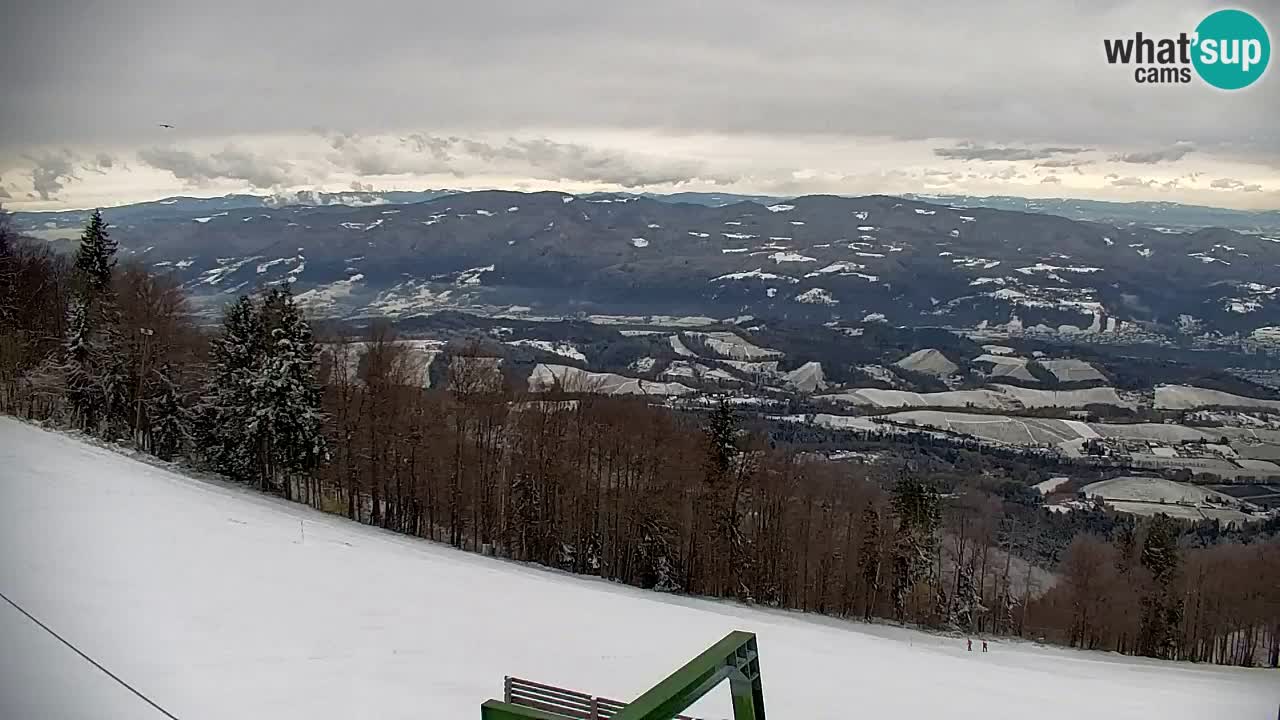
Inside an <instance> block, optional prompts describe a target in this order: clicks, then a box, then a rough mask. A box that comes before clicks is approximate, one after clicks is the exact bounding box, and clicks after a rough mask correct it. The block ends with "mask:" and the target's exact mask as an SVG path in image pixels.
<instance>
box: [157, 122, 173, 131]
mask: <svg viewBox="0 0 1280 720" xmlns="http://www.w3.org/2000/svg"><path fill="white" fill-rule="evenodd" d="M157 124H158V125H159V126H160V127H162V128H169V129H170V130H172V129H173V126H172V125H170V124H168V123H157Z"/></svg>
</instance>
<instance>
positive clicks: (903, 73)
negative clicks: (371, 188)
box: [0, 0, 1280, 157]
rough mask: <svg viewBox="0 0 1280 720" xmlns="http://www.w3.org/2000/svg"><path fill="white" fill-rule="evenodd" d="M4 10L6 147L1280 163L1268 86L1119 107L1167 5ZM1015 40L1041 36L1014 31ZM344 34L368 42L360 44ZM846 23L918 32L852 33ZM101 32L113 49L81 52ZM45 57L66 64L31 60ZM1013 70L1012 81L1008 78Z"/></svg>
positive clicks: (807, 1) (242, 1)
mask: <svg viewBox="0 0 1280 720" xmlns="http://www.w3.org/2000/svg"><path fill="white" fill-rule="evenodd" d="M1195 4H1197V5H1204V0H1195ZM9 5H10V6H11V7H8V8H6V9H7V10H10V15H9V16H7V17H6V20H7V21H8V22H6V23H4V24H3V26H2V27H0V47H5V48H6V50H7V53H6V58H7V59H8V60H9V63H10V64H9V65H7V66H6V97H5V102H4V103H3V105H0V127H3V128H5V131H6V132H5V133H4V138H2V139H0V145H2V144H8V145H11V146H13V147H29V146H33V145H40V144H48V143H52V142H57V143H67V144H81V143H83V144H85V145H102V146H105V145H106V144H107V143H108V142H115V141H119V143H127V144H128V145H130V146H145V145H148V144H154V143H156V142H164V141H163V140H158V138H160V137H164V136H163V135H162V134H161V133H160V131H158V130H157V129H156V128H155V127H154V123H155V122H156V120H157V119H162V120H164V121H166V122H172V123H173V124H175V125H177V126H178V130H177V132H178V133H181V135H180V136H179V137H181V138H186V137H205V138H219V137H229V136H232V135H254V134H288V133H298V132H303V131H306V130H308V129H309V128H311V127H312V126H313V125H323V126H325V127H342V128H352V129H356V130H359V131H361V132H369V133H379V132H388V133H391V132H394V133H399V134H403V133H404V132H405V131H407V130H410V129H414V128H421V127H433V128H448V132H456V133H459V134H476V133H480V132H503V133H508V132H516V131H519V130H533V129H539V128H542V129H573V128H590V129H606V130H628V129H643V130H658V131H670V132H675V133H686V132H688V133H704V132H705V133H709V134H720V135H733V134H737V133H753V134H763V135H784V134H788V135H806V134H810V133H827V134H832V135H839V136H846V137H854V136H877V137H879V136H888V137H895V138H911V139H924V138H971V139H974V140H977V141H981V142H984V143H987V144H991V145H993V146H995V147H1003V146H1005V145H1007V144H1008V143H1009V142H1010V139H1011V138H1017V139H1018V140H1019V142H1024V143H1029V144H1032V145H1035V146H1042V145H1043V146H1044V147H1045V148H1054V147H1086V146H1088V147H1099V146H1106V147H1126V148H1127V147H1137V146H1139V144H1140V143H1151V144H1153V145H1155V146H1164V145H1171V144H1173V143H1174V142H1176V141H1177V140H1179V139H1193V140H1194V141H1195V142H1196V143H1197V145H1198V146H1206V147H1207V146H1208V145H1209V144H1211V143H1213V142H1216V141H1229V140H1237V141H1239V140H1240V139H1241V138H1249V140H1248V141H1247V142H1243V143H1242V145H1244V146H1246V147H1245V148H1242V149H1244V150H1249V151H1256V150H1269V151H1270V155H1269V156H1270V157H1276V156H1277V155H1280V139H1277V137H1276V135H1275V133H1274V130H1273V127H1272V117H1271V116H1270V115H1269V113H1268V112H1266V111H1267V110H1268V109H1270V108H1274V107H1277V106H1280V84H1277V83H1275V82H1263V83H1259V84H1258V85H1257V86H1256V87H1253V88H1250V89H1249V91H1247V92H1242V93H1234V94H1229V95H1217V96H1214V97H1213V98H1212V101H1209V100H1205V101H1203V102H1202V101H1196V100H1188V96H1187V93H1185V92H1158V93H1145V94H1143V96H1142V99H1141V100H1142V106H1143V112H1140V113H1139V112H1133V110H1132V108H1133V103H1134V98H1135V96H1134V93H1135V92H1136V90H1137V89H1136V88H1135V86H1134V84H1133V82H1132V78H1131V77H1130V76H1129V75H1128V74H1127V73H1126V72H1124V70H1123V68H1118V67H1111V66H1108V65H1107V64H1106V62H1105V60H1104V59H1103V58H1102V57H1101V52H1100V49H1099V48H1098V44H1099V42H1100V39H1101V38H1102V37H1104V36H1106V35H1107V33H1108V32H1110V31H1112V30H1114V29H1115V28H1132V27H1142V26H1143V23H1144V22H1148V21H1149V20H1150V19H1151V18H1160V17H1165V16H1167V12H1165V11H1167V5H1168V3H1167V0H1126V1H1125V2H1123V3H1121V2H1116V1H1115V0H1110V1H1108V0H1091V2H1087V3H1053V4H1049V5H1046V4H1043V3H1036V4H1031V3H1025V2H1018V1H1016V0H985V1H984V2H979V3H943V2H939V1H938V0H932V1H931V2H925V3H847V2H846V3H836V2H833V1H832V0H795V1H794V2H792V3H789V4H788V6H787V10H788V12H778V10H777V6H776V4H775V3H768V2H765V1H764V0H707V2H699V3H696V4H695V3H688V2H686V1H684V0H651V1H650V2H646V3H642V4H638V5H636V4H625V3H609V4H605V5H601V4H600V3H592V2H586V0H563V1H562V2H557V3H553V4H550V5H544V6H533V5H529V6H525V7H519V8H513V7H512V6H511V4H510V3H498V2H494V1H493V0H476V1H475V2H466V3H421V2H413V1H412V0H387V2H385V3H383V4H381V5H380V7H379V11H378V12H370V11H369V9H368V8H367V7H366V6H364V5H362V4H360V3H349V2H343V1H341V0H315V2H314V3H312V4H311V5H310V6H309V9H310V11H309V12H307V13H289V12H283V11H279V10H273V11H270V12H264V11H263V9H262V8H261V7H260V5H259V4H258V3H255V2H250V1H249V0H224V1H223V2H218V3H208V2H198V1H197V0H173V1H172V2H166V3H159V2H142V3H134V4H128V5H121V4H113V3H105V2H43V3H42V2H26V3H10V4H9ZM1100 8H1105V9H1106V12H1100V11H1099V10H1100ZM922 16H924V17H928V18H929V20H930V22H928V23H921V22H920V18H921V17H922ZM245 17H252V18H253V22H252V23H246V22H245V20H244V19H245ZM819 17H820V18H821V19H822V22H820V23H815V22H814V18H819ZM192 18H196V19H197V20H196V21H193V20H192ZM424 26H428V27H431V29H432V32H431V52H430V53H423V52H422V49H421V43H422V28H423V27H424ZM1032 26H1034V27H1043V28H1050V29H1051V30H1050V31H1045V32H1026V28H1027V27H1032ZM352 28H359V30H360V35H361V36H362V37H365V38H376V52H372V51H370V48H369V46H368V44H366V43H362V42H359V41H355V40H353V39H352V37H351V31H352ZM863 28H875V33H876V35H877V36H878V37H879V38H905V37H911V38H913V42H911V43H899V42H888V41H885V42H879V41H877V42H850V41H849V38H850V36H851V34H856V33H858V32H859V29H863ZM1171 29H1176V28H1171ZM974 32H981V33H982V34H983V35H985V36H987V37H998V38H1000V43H1001V52H999V53H974V52H970V51H969V50H970V48H969V47H968V42H969V41H968V38H971V37H973V33H974ZM104 34H105V35H107V36H109V37H111V38H113V42H112V43H109V44H106V46H104V45H103V43H100V42H95V41H94V38H95V37H98V36H101V35H104ZM744 38H751V41H750V42H744V40H743V39H744ZM370 42H372V41H370ZM50 47H57V48H60V49H61V50H60V52H61V53H62V55H61V56H60V58H59V60H60V62H57V63H51V62H47V61H45V60H44V58H46V57H47V48H50ZM280 58H288V59H289V62H280V60H279V59H280ZM1009 58H1017V59H1018V60H1017V62H1018V72H1016V73H1009V72H1008V62H1009ZM174 77H190V78H193V79H194V80H196V81H195V82H181V83H178V82H172V78H174ZM320 78H322V82H318V79H320ZM992 78H1000V81H999V82H995V81H993V80H992ZM94 93H101V94H102V95H104V96H107V97H111V98H116V99H119V102H116V103H112V104H111V107H109V108H106V109H104V111H103V112H100V113H84V112H83V111H82V108H80V107H79V105H80V104H81V103H82V102H83V100H82V98H84V97H90V96H92V95H93V94H94ZM1224 117H1230V118H1232V121H1231V122H1223V118H1224ZM166 132H167V131H166ZM166 140H167V138H166Z"/></svg>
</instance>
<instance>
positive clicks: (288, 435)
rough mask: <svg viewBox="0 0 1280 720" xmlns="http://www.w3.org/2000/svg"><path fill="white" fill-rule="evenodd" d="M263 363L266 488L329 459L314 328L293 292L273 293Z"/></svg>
mask: <svg viewBox="0 0 1280 720" xmlns="http://www.w3.org/2000/svg"><path fill="white" fill-rule="evenodd" d="M262 314H263V322H262V326H261V331H262V338H263V344H262V354H263V362H262V364H261V366H260V368H259V372H258V373H257V374H256V376H255V377H254V380H253V390H252V394H253V421H252V423H251V425H253V427H254V431H255V433H256V434H257V438H256V439H257V441H258V448H259V452H258V461H259V462H260V463H261V476H260V477H261V479H262V481H263V483H264V484H271V485H275V484H277V483H280V482H282V483H283V489H284V491H285V493H286V495H289V494H290V492H291V490H290V488H291V482H290V481H291V479H292V478H293V477H296V476H297V475H298V474H299V473H303V472H306V471H308V470H312V469H314V468H316V467H318V466H319V465H320V463H322V462H324V461H325V460H326V459H327V458H328V448H327V445H326V442H325V438H324V434H323V415H322V413H321V410H320V386H319V383H318V382H317V381H316V370H317V365H318V363H317V355H318V353H317V349H316V344H315V340H314V339H313V338H312V335H311V326H310V325H309V324H308V323H307V321H306V319H304V318H303V317H302V314H301V312H300V311H299V310H298V307H297V305H296V304H295V303H294V301H293V295H292V293H290V292H289V290H288V288H287V287H286V288H285V289H272V290H271V291H270V292H268V293H267V296H266V298H265V299H264V300H263V306H262Z"/></svg>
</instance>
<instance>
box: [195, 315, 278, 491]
mask: <svg viewBox="0 0 1280 720" xmlns="http://www.w3.org/2000/svg"><path fill="white" fill-rule="evenodd" d="M209 354H210V362H209V372H208V377H207V380H206V382H205V385H204V388H203V390H202V392H201V397H200V402H199V404H198V405H197V407H196V429H197V434H198V439H199V445H200V447H201V450H202V453H203V454H204V456H205V459H206V460H207V461H208V462H209V464H210V465H212V466H213V468H214V469H216V470H218V471H219V472H221V473H223V474H225V475H228V476H229V477H231V478H233V479H236V480H241V481H248V480H250V479H252V478H253V474H254V471H255V470H256V469H257V466H258V463H257V462H256V452H257V448H258V445H259V438H258V435H259V433H258V427H257V423H256V412H255V407H254V383H255V382H256V380H257V378H258V376H259V375H260V374H261V370H262V365H263V361H264V358H265V353H264V352H263V343H262V319H261V317H260V316H259V313H258V309H257V308H256V307H255V306H254V302H253V300H252V299H250V298H249V297H248V296H245V295H242V296H240V297H239V298H237V299H236V301H235V302H233V303H231V304H230V305H228V306H227V308H226V310H225V312H224V313H223V318H222V331H221V332H220V333H219V334H218V336H217V337H216V338H214V340H213V342H212V343H210V348H209Z"/></svg>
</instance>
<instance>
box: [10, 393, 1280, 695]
mask: <svg viewBox="0 0 1280 720" xmlns="http://www.w3.org/2000/svg"><path fill="white" fill-rule="evenodd" d="M0 468H3V469H2V470H0V547H2V548H3V549H4V552H3V553H2V554H0V591H2V592H4V593H5V594H6V595H8V596H9V597H11V598H13V599H14V600H15V601H16V602H18V603H20V604H21V605H23V606H24V607H26V608H27V609H28V610H29V611H31V612H32V613H34V614H35V615H36V616H37V617H39V618H40V619H42V620H43V621H45V622H46V623H47V624H49V625H50V626H51V627H53V628H54V629H55V630H57V631H58V632H59V633H61V634H62V635H63V636H64V637H66V638H67V639H69V640H70V641H71V642H73V643H75V644H76V645H77V646H79V647H80V648H81V649H82V650H83V651H85V652H86V653H88V654H89V655H90V656H92V657H94V658H96V659H97V660H99V661H101V662H102V663H103V664H104V665H106V666H107V667H108V668H110V669H111V670H113V671H114V672H116V673H117V674H119V675H120V676H121V677H123V678H125V679H126V680H128V681H129V682H131V683H132V684H133V685H134V686H135V687H137V688H139V689H140V690H141V691H142V692H144V693H146V694H147V695H149V696H150V697H151V698H153V699H154V700H155V701H156V702H158V703H159V704H161V705H162V706H164V707H166V708H167V709H168V710H170V711H171V712H173V713H174V714H175V715H177V716H178V717H180V718H182V719H183V720H202V719H204V720H225V719H226V718H271V720H289V719H293V718H296V719H298V720H303V719H306V720H323V719H325V718H335V719H337V718H341V719H343V720H346V719H348V718H379V720H399V719H403V720H410V719H412V720H421V719H422V718H432V719H433V720H434V719H439V720H463V719H466V718H475V717H477V713H478V706H479V704H480V703H481V702H482V701H483V700H485V699H487V698H490V697H493V696H497V695H500V694H501V689H502V677H503V675H504V674H513V675H518V676H523V677H528V678H530V679H534V680H539V681H542V682H548V683H553V684H558V685H562V686H569V687H574V688H577V689H581V690H584V691H588V692H593V693H597V694H600V695H604V696H609V697H615V698H619V699H623V700H626V699H629V698H632V697H634V696H635V695H636V694H637V693H639V692H641V691H643V690H645V689H647V688H648V687H649V686H651V685H652V684H653V683H655V682H656V681H658V680H659V679H661V678H662V677H664V676H665V675H666V674H667V673H669V672H671V671H672V670H674V669H675V668H677V667H679V666H680V665H681V664H682V663H684V662H685V661H686V660H688V659H689V658H690V657H692V656H693V655H695V654H697V653H698V652H700V651H701V650H703V649H704V648H705V647H706V646H707V645H709V644H711V643H712V642H714V641H715V640H717V639H719V638H720V637H721V636H722V635H723V634H724V633H725V632H727V631H729V630H733V629H743V630H750V631H754V632H756V633H757V634H758V637H759V643H760V650H761V667H762V669H763V673H764V685H765V703H766V706H767V707H768V709H769V714H770V716H771V717H774V718H777V719H779V720H786V719H788V718H791V719H796V720H799V719H800V718H804V719H805V720H816V719H820V718H833V719H835V718H839V719H840V720H844V719H845V718H849V717H854V716H857V717H868V718H889V717H893V718H922V719H923V718H929V719H932V718H982V719H984V720H999V719H1002V718H1008V719H1011V720H1012V719H1016V720H1026V718H1035V719H1036V720H1055V719H1057V718H1062V719H1070V720H1078V719H1079V718H1086V717H1088V718H1162V719H1163V720H1172V719H1175V718H1188V719H1191V718H1195V719H1196V720H1201V719H1203V718H1273V717H1275V713H1276V708H1277V705H1278V704H1280V683H1277V682H1276V677H1275V672H1274V671H1265V670H1258V671H1246V670H1239V669H1226V668H1213V667H1199V666H1193V665H1189V664H1173V663H1161V662H1151V661H1144V660H1135V659H1131V658H1122V657H1119V656H1114V655H1106V654H1100V653H1086V652H1079V651H1072V650H1065V649H1056V648H1042V647H1036V646H1034V645H1030V644H1021V643H1007V642H1005V643H993V645H992V652H990V653H988V654H986V655H983V654H981V653H967V652H965V651H964V649H963V642H962V641H961V640H958V639H953V638H945V637H935V636H930V635H925V634H921V633H916V632H912V631H907V630H901V629H896V628H891V627H884V626H869V625H862V624H854V623H844V622H839V621H833V620H824V619H822V618H817V617H809V616H802V615H799V614H796V613H785V612H771V611H765V610H757V609H749V608H744V607H740V606H737V605H732V604H727V603H717V602H711V601H704V600H696V599H690V598H684V597H675V596H670V595H661V594H658V593H653V592H647V591H641V590H637V589H632V588H628V587H622V586H619V585H615V584H612V583H607V582H601V581H597V580H592V579H588V578H578V577H572V576H567V575H563V574H559V573H553V572H548V571H544V570H540V569H537V568H533V567H526V566H523V565H518V564H514V563H509V562H504V561H502V560H496V559H489V558H482V557H479V556H476V555H472V554H464V553H461V552H457V551H453V550H450V549H448V548H446V547H443V546H440V545H436V544H432V543H428V542H424V541H419V540H414V539H411V538H406V537H403V536H399V535H395V534H392V533H388V532H382V531H378V530H374V529H371V528H366V527H362V526H358V525H355V524H352V523H349V522H347V521H345V520H342V519H340V518H335V517H330V516H325V515H322V514H320V513H316V512H312V511H309V510H307V509H305V508H303V507H300V506H298V505H293V504H289V503H285V502H283V501H280V500H276V499H272V498H268V497H265V496H261V495H258V494H255V493H253V492H250V491H246V490H243V489H241V488H237V487H231V486H225V485H222V484H219V483H212V482H205V481H199V480H193V479H189V478H187V477H184V476H181V475H178V474H175V473H173V472H170V471H168V470H165V469H160V468H156V467H152V466H149V465H144V464H141V463H138V462H135V461H133V460H131V459H128V458H125V457H122V456H119V455H116V454H113V453H112V452H110V451H107V450H102V449H98V448H95V447H91V446H88V445H84V444H81V443H79V442H77V441H75V440H73V439H71V438H68V437H64V436H61V435H57V434H52V433H47V432H44V431H41V430H38V429H35V428H32V427H28V426H24V425H21V424H19V423H17V422H15V421H12V420H10V419H7V418H0ZM694 710H695V711H694V712H693V713H691V714H694V715H698V716H701V717H704V718H720V717H728V716H729V712H730V710H729V707H728V702H727V697H726V692H725V691H721V692H716V693H713V695H712V697H709V698H707V699H706V700H704V701H703V702H702V703H700V704H699V705H698V706H697V707H696V708H695V709H694ZM0 717H2V718H41V720H60V719H63V718H66V719H70V718H77V719H78V718H87V717H92V718H100V719H105V720H116V719H123V718H130V719H134V718H152V717H160V716H159V715H158V714H157V713H155V712H154V711H153V710H152V709H151V708H149V707H146V706H145V705H143V704H141V701H139V700H138V699H137V698H135V697H133V696H132V695H130V694H129V693H128V692H127V691H125V690H124V689H122V688H120V687H119V686H117V685H115V684H114V683H112V682H111V681H110V680H108V679H107V678H106V677H105V676H103V675H101V674H100V673H98V672H97V671H96V670H94V669H93V668H91V667H90V666H89V665H88V664H86V663H85V662H84V661H82V660H81V659H79V658H78V657H77V656H75V655H74V654H72V653H71V651H69V650H67V649H66V648H65V647H63V646H61V645H60V644H58V643H57V642H56V641H54V640H53V639H52V638H50V637H49V636H48V635H46V634H45V633H44V632H43V631H41V630H39V629H38V628H36V627H34V626H33V625H31V624H30V623H29V622H28V621H27V620H25V619H24V618H22V617H21V616H19V615H18V614H17V613H16V612H15V611H13V610H12V609H11V608H9V607H8V606H7V605H4V604H3V603H0Z"/></svg>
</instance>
